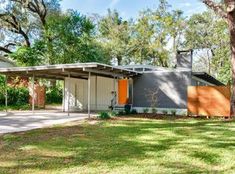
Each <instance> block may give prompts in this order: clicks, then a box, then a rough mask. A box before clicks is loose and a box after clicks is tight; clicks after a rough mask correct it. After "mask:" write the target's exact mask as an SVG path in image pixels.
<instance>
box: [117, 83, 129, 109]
mask: <svg viewBox="0 0 235 174" xmlns="http://www.w3.org/2000/svg"><path fill="white" fill-rule="evenodd" d="M127 90H128V80H119V81H118V104H120V105H125V104H127V103H128V96H127V95H128V94H127Z"/></svg>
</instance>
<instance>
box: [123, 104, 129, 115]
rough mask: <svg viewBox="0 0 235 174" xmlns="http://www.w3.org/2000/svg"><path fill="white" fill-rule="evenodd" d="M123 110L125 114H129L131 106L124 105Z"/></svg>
mask: <svg viewBox="0 0 235 174" xmlns="http://www.w3.org/2000/svg"><path fill="white" fill-rule="evenodd" d="M124 110H125V113H126V114H130V113H131V105H125V106H124Z"/></svg>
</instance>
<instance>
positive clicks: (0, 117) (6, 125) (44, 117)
mask: <svg viewBox="0 0 235 174" xmlns="http://www.w3.org/2000/svg"><path fill="white" fill-rule="evenodd" d="M85 118H87V114H81V113H71V114H70V116H68V115H67V114H66V113H62V112H58V111H39V112H35V113H34V114H32V112H9V113H8V114H7V115H6V113H4V112H0V134H3V133H11V132H21V131H27V130H32V129H37V128H43V127H49V126H52V125H55V124H63V123H66V122H71V121H77V120H83V119H85Z"/></svg>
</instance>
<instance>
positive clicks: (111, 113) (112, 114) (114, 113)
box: [109, 111, 118, 117]
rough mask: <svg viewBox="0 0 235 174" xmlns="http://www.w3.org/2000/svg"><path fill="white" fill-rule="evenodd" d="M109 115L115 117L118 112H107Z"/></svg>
mask: <svg viewBox="0 0 235 174" xmlns="http://www.w3.org/2000/svg"><path fill="white" fill-rule="evenodd" d="M109 115H110V116H113V117H115V116H117V115H118V112H116V111H111V112H110V113H109Z"/></svg>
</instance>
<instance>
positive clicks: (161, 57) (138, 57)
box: [131, 0, 184, 67]
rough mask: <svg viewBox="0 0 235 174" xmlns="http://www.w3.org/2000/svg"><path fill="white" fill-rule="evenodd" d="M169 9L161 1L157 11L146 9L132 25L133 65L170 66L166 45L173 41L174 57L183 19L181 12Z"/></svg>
mask: <svg viewBox="0 0 235 174" xmlns="http://www.w3.org/2000/svg"><path fill="white" fill-rule="evenodd" d="M169 7H170V5H169V4H168V2H167V1H166V0H161V1H160V4H159V6H158V8H157V9H147V10H145V11H143V12H141V13H140V15H139V18H138V19H137V22H136V23H135V25H134V29H133V34H132V41H131V48H132V50H133V57H134V62H135V63H140V64H142V63H145V64H146V63H147V64H151V65H158V66H163V67H169V66H170V64H171V60H170V51H169V49H168V48H167V47H168V43H169V42H170V41H171V40H172V41H173V46H172V50H171V51H172V52H173V57H175V55H176V52H177V49H178V47H179V44H180V39H181V37H180V36H181V32H182V30H183V24H184V18H183V17H182V12H181V11H179V10H173V11H172V10H169Z"/></svg>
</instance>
